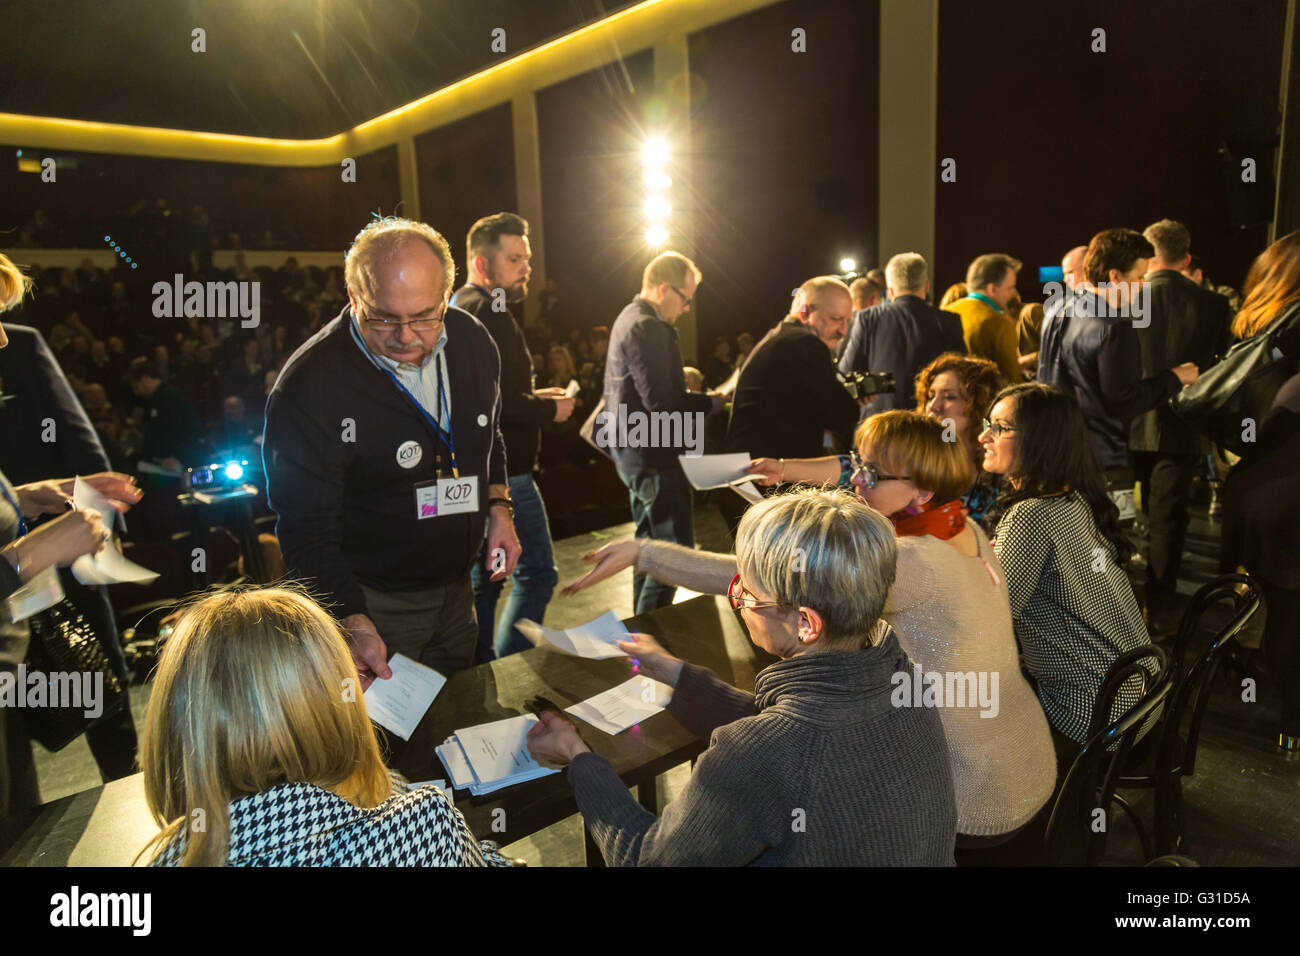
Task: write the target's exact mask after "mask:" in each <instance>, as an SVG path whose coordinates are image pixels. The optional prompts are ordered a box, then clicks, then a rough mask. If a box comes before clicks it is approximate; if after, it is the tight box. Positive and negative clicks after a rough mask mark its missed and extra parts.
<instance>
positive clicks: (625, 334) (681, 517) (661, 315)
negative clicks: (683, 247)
mask: <svg viewBox="0 0 1300 956" xmlns="http://www.w3.org/2000/svg"><path fill="white" fill-rule="evenodd" d="M701 278H702V276H701V274H700V270H699V269H698V268H697V267H696V265H695V263H693V262H692V261H691V260H690V259H688V258H686V256H684V255H682V254H681V253H679V252H663V253H660V254H659V255H657V256H655V258H653V259H652V260H650V263H649V265H647V266H646V267H645V271H644V273H643V274H642V277H641V294H640V295H638V296H636V297H635V298H634V299H633V300H632V301H631V302H630V303H629V304H628V305H627V307H626V308H624V309H623V311H622V312H621V313H619V316H618V319H616V320H615V322H614V325H613V327H612V328H611V329H610V333H609V352H608V353H607V355H606V364H605V388H604V401H605V410H604V413H603V414H604V415H605V416H606V420H605V421H604V422H603V423H600V424H601V427H600V428H599V429H598V430H597V432H596V439H597V441H598V442H600V441H603V440H608V442H609V443H608V446H607V447H608V449H609V452H610V456H611V457H612V458H613V459H614V464H615V466H616V467H617V469H618V476H619V478H620V479H622V481H623V484H624V485H626V486H627V489H628V493H629V497H630V501H631V506H632V520H633V522H635V524H636V536H637V537H638V538H653V539H655V540H657V541H675V542H676V543H678V544H681V545H684V546H686V547H688V548H692V547H694V546H695V525H694V515H693V513H692V510H691V505H692V502H691V487H690V485H689V484H688V483H687V481H686V476H685V475H684V474H683V473H682V466H681V463H680V462H679V461H678V456H679V455H684V454H688V453H693V454H699V453H700V451H701V450H702V447H703V429H702V428H700V429H698V432H699V433H698V434H696V428H695V424H696V418H695V416H696V415H698V416H699V417H700V418H703V416H704V415H707V414H708V413H710V412H715V411H719V410H721V408H722V405H723V398H722V396H721V395H719V394H717V393H713V392H710V393H708V394H705V395H700V394H698V393H694V392H690V391H688V390H687V388H686V377H685V373H684V372H683V370H682V367H683V362H682V352H681V348H680V346H679V345H678V343H677V330H676V328H674V325H675V324H676V322H677V319H678V318H680V317H681V316H682V315H683V314H684V313H686V312H687V311H688V310H689V309H690V307H691V301H692V299H693V298H694V296H695V290H696V288H697V287H698V285H699V283H700V280H701ZM664 413H666V414H667V415H669V416H676V422H677V429H676V431H675V432H673V431H670V433H669V435H670V439H671V440H670V441H668V442H664V441H662V440H659V439H661V438H662V437H663V435H662V431H659V432H657V431H656V430H655V429H654V428H653V427H651V428H650V429H646V428H645V427H644V426H643V427H641V428H640V429H637V428H636V427H635V426H636V424H637V423H638V422H644V421H646V420H647V419H650V418H651V416H654V415H661V416H662V415H663V414H664ZM686 416H691V419H690V421H689V422H688V421H686ZM660 420H664V419H662V418H661V419H660ZM688 434H690V435H691V438H692V440H693V441H694V442H698V444H697V445H695V446H694V447H687V443H686V437H687V435H688ZM602 436H604V439H602ZM673 440H675V441H676V442H677V444H676V445H674V444H673V443H672V441H673ZM676 590H677V589H676V588H674V587H672V586H671V585H666V584H662V583H660V582H658V581H655V580H654V579H653V578H650V577H647V576H646V575H643V574H634V575H633V578H632V598H633V604H634V607H635V611H636V613H637V614H644V613H646V612H647V611H652V610H654V609H655V608H658V607H666V606H667V605H669V604H672V603H673V595H674V594H675V593H676Z"/></svg>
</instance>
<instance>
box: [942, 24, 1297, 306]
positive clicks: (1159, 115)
mask: <svg viewBox="0 0 1300 956" xmlns="http://www.w3.org/2000/svg"><path fill="white" fill-rule="evenodd" d="M1284 13H1285V3H1284V2H1283V0H1249V2H1239V0H1226V2H1225V0H1176V2H1175V0H1159V2H1150V3H1132V2H1129V0H1054V2H1053V3H1051V4H1045V3H1042V2H1041V0H999V3H998V4H997V7H996V12H994V10H993V9H991V8H990V7H989V6H988V5H987V4H979V3H967V2H959V0H945V2H943V3H941V5H940V11H939V109H938V112H939V124H938V150H939V156H940V158H941V159H942V158H944V157H951V158H954V159H956V160H957V181H956V182H953V183H944V182H940V183H939V185H938V199H937V215H936V229H937V251H936V259H937V260H938V261H937V267H936V280H937V285H938V288H939V289H940V290H942V288H943V287H944V286H945V285H947V284H948V283H951V282H956V281H960V280H961V279H963V278H964V277H965V271H966V266H967V264H968V263H969V262H970V260H971V259H973V258H974V257H975V256H977V255H979V254H980V253H984V252H1006V253H1009V254H1011V255H1013V256H1016V257H1017V258H1019V259H1022V260H1024V262H1025V264H1026V266H1027V268H1026V270H1025V271H1024V272H1022V273H1021V281H1020V293H1021V295H1022V296H1023V297H1025V299H1026V301H1031V300H1032V299H1040V300H1041V298H1042V287H1041V286H1040V285H1038V284H1037V267H1038V266H1040V265H1049V264H1053V263H1058V262H1059V261H1060V258H1061V255H1062V254H1063V253H1064V252H1065V251H1066V250H1067V249H1069V248H1070V247H1071V246H1074V245H1077V244H1081V243H1086V242H1087V241H1088V240H1089V239H1090V238H1091V237H1092V235H1093V234H1095V233H1096V232H1098V231H1099V230H1101V229H1105V228H1110V227H1116V226H1125V227H1129V228H1134V229H1142V228H1144V227H1146V226H1147V225H1149V224H1150V223H1152V222H1154V221H1156V220H1157V219H1161V218H1163V217H1165V216H1168V217H1170V218H1172V219H1177V220H1179V221H1180V222H1183V223H1185V224H1186V225H1187V227H1188V228H1189V229H1190V230H1191V233H1192V251H1193V252H1195V253H1197V254H1199V255H1200V256H1201V257H1202V258H1203V259H1204V260H1205V263H1206V269H1207V271H1208V272H1209V274H1210V275H1211V276H1212V277H1213V278H1214V279H1215V281H1217V282H1220V283H1229V284H1231V285H1235V286H1238V287H1239V286H1240V284H1241V281H1242V279H1243V278H1244V276H1245V272H1246V269H1247V267H1248V266H1249V264H1250V261H1251V259H1252V258H1253V257H1254V256H1255V255H1256V254H1257V253H1258V252H1259V251H1261V250H1262V249H1263V248H1264V246H1265V245H1266V244H1267V229H1266V227H1265V225H1263V224H1262V223H1257V224H1254V225H1249V224H1246V225H1244V227H1243V223H1248V222H1249V221H1251V220H1252V219H1254V220H1258V214H1255V215H1252V207H1253V209H1254V210H1267V209H1268V208H1269V207H1270V200H1269V197H1270V196H1271V193H1268V194H1266V193H1267V191H1268V190H1269V189H1270V186H1269V182H1270V180H1271V179H1272V170H1271V167H1272V164H1273V147H1272V139H1271V136H1272V131H1273V128H1274V126H1275V124H1276V117H1277V103H1278V76H1279V70H1280V59H1281V40H1282V32H1283V31H1282V27H1283V22H1284ZM1098 27H1100V28H1103V29H1105V31H1106V52H1104V53H1093V52H1091V49H1090V46H1091V43H1092V31H1093V29H1094V28H1098ZM1221 150H1223V151H1222V152H1221ZM1242 156H1253V157H1254V158H1255V159H1256V160H1257V161H1258V173H1259V182H1258V183H1257V184H1256V185H1255V186H1253V187H1252V186H1243V185H1242V184H1241V180H1240V158H1241V157H1242ZM937 174H938V171H937V170H936V175H937ZM1229 183H1233V184H1234V185H1232V187H1231V190H1230V188H1229ZM1266 216H1267V213H1265V217H1266Z"/></svg>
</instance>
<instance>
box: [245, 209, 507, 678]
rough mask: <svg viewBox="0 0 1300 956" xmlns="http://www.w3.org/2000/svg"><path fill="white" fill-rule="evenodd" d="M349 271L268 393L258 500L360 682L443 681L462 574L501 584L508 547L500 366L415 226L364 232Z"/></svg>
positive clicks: (459, 610) (465, 610) (468, 604)
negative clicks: (413, 670) (340, 305)
mask: <svg viewBox="0 0 1300 956" xmlns="http://www.w3.org/2000/svg"><path fill="white" fill-rule="evenodd" d="M345 277H346V282H347V287H348V305H347V306H346V307H345V308H344V309H343V311H342V312H341V313H340V314H339V315H338V316H337V317H336V318H335V319H334V320H333V321H332V322H330V323H329V324H327V325H326V326H325V327H324V328H322V329H321V330H320V331H319V332H317V333H316V335H314V336H312V338H310V339H308V340H307V341H306V342H305V343H303V345H302V346H301V347H300V348H299V349H298V351H297V352H295V353H294V354H293V356H291V357H290V359H289V361H288V362H287V363H286V364H285V367H284V371H282V372H281V373H280V377H279V380H278V381H277V382H276V384H275V387H274V388H273V389H272V391H271V395H270V397H269V399H268V402H267V411H266V433H265V440H264V445H263V459H264V461H265V466H266V476H267V499H268V502H269V503H270V505H271V507H272V508H273V509H274V510H275V511H276V513H277V514H278V515H279V522H278V524H277V525H276V531H277V534H278V535H279V539H280V548H281V551H282V552H283V554H284V560H285V565H286V568H287V570H288V574H289V576H290V577H292V578H296V579H300V580H303V581H304V582H305V583H307V584H308V586H310V587H311V588H312V589H313V593H314V594H315V595H316V597H317V598H318V599H320V600H321V601H322V603H324V604H326V606H328V607H329V608H330V610H331V611H332V612H333V613H334V614H335V616H336V617H338V618H339V620H340V622H341V623H342V624H343V626H344V628H345V630H346V631H347V633H348V636H349V642H350V645H351V648H352V656H353V659H354V660H355V661H356V664H357V671H358V674H359V676H360V678H361V683H362V686H363V687H367V686H369V684H370V683H371V681H373V680H374V679H375V678H376V677H378V678H388V677H390V676H391V674H392V672H391V670H390V668H389V666H388V663H387V660H388V657H389V656H390V655H392V654H395V653H401V654H403V655H405V656H406V657H409V658H412V659H414V660H417V661H420V662H421V663H423V664H426V665H427V666H429V667H432V668H434V669H435V670H437V671H439V672H440V673H442V674H444V675H450V674H452V673H454V672H456V671H458V670H461V669H463V668H465V667H467V666H469V665H470V664H471V663H472V661H473V657H474V647H475V643H476V638H477V626H476V622H475V612H474V592H473V588H472V586H471V584H470V565H471V563H472V562H473V561H475V560H476V558H477V557H478V556H479V554H480V552H482V553H483V555H484V558H483V559H484V560H485V561H486V562H488V563H489V570H490V576H491V577H492V578H493V579H494V580H503V579H504V578H505V577H506V576H507V575H509V574H510V572H511V571H513V570H514V566H515V563H516V561H517V560H518V558H519V553H520V546H519V541H518V538H517V537H516V535H515V531H514V525H513V520H512V519H513V503H512V502H511V500H510V493H509V485H508V484H507V482H506V475H507V468H506V455H505V444H504V441H503V439H502V435H501V429H500V416H501V394H500V384H499V383H500V359H499V357H498V353H497V349H496V346H495V345H494V344H493V342H492V338H491V336H490V335H489V334H488V332H487V330H486V329H484V328H483V326H482V325H481V324H479V323H478V322H477V321H476V320H475V319H474V318H473V317H472V316H470V315H468V314H467V313H465V312H463V311H461V310H459V309H456V308H452V307H449V305H448V298H449V296H450V294H451V289H452V285H453V282H454V280H455V265H454V264H453V262H452V259H451V251H450V249H449V248H448V246H447V242H446V240H445V239H443V238H442V236H440V235H439V234H438V233H437V232H436V231H434V230H433V229H432V228H431V227H429V226H428V225H426V224H424V223H420V222H414V221H412V220H407V219H398V218H387V219H381V220H377V221H376V222H372V223H371V224H370V225H368V226H367V227H366V228H365V229H363V230H362V231H361V232H360V233H359V234H358V236H357V238H356V240H355V241H354V242H353V244H352V247H351V248H350V249H349V251H348V255H347V259H346V266H345ZM485 536H486V541H485Z"/></svg>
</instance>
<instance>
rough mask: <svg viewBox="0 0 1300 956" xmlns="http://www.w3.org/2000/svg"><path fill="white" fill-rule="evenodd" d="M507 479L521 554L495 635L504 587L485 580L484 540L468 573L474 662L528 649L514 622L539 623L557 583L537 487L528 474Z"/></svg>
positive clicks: (548, 530)
mask: <svg viewBox="0 0 1300 956" xmlns="http://www.w3.org/2000/svg"><path fill="white" fill-rule="evenodd" d="M507 480H508V481H509V482H510V497H511V499H512V500H513V501H514V503H515V534H517V535H518V536H519V545H520V547H522V548H523V553H522V554H521V555H520V556H519V561H518V563H517V564H516V565H515V570H514V573H513V574H512V575H511V576H510V580H511V581H512V582H513V584H514V586H513V587H512V588H511V590H510V597H509V598H508V599H507V600H506V606H505V608H504V609H503V610H502V612H501V622H500V623H499V624H497V626H496V631H495V635H494V633H493V628H492V622H493V621H495V620H496V610H497V600H498V599H499V598H500V597H501V589H502V588H504V587H505V584H506V583H505V581H491V580H489V578H491V577H492V574H491V572H489V571H488V569H487V568H486V567H485V566H484V562H485V561H486V560H487V558H488V555H487V544H486V542H485V543H484V545H483V549H482V551H481V552H480V554H479V556H478V558H476V559H475V561H474V567H473V568H471V569H470V579H471V580H472V581H473V582H474V607H475V609H476V610H477V612H478V650H477V652H476V657H475V660H476V661H478V662H479V663H480V664H481V663H484V662H485V661H490V660H492V659H493V658H494V657H505V656H506V655H507V654H514V653H517V652H518V651H526V650H528V649H529V648H530V647H532V646H533V644H532V642H531V641H529V640H528V638H526V637H524V636H523V635H522V634H520V633H519V630H518V629H517V628H516V627H515V621H517V620H519V619H520V618H521V617H526V618H528V619H529V620H531V621H536V622H537V623H538V624H541V623H542V618H543V617H544V616H545V615H546V605H547V604H549V603H550V600H551V595H552V594H554V593H555V585H556V584H557V583H558V582H559V580H560V574H559V571H557V570H556V568H555V555H554V553H552V551H551V527H550V525H549V524H548V523H547V521H546V505H545V504H543V502H542V496H541V494H540V493H539V492H538V490H537V483H536V482H535V481H533V476H532V475H511V476H510V477H509V479H507Z"/></svg>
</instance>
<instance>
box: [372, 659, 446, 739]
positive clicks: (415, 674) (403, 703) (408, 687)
mask: <svg viewBox="0 0 1300 956" xmlns="http://www.w3.org/2000/svg"><path fill="white" fill-rule="evenodd" d="M388 666H389V668H390V669H391V670H392V672H393V676H392V677H391V678H389V679H388V680H376V681H375V682H374V683H373V684H371V685H370V686H369V687H367V688H366V692H365V699H366V713H368V714H369V715H370V719H371V720H373V721H374V722H375V723H377V724H379V726H381V727H383V728H384V729H386V730H391V731H392V732H393V733H395V734H397V736H399V737H401V738H402V739H403V740H410V739H411V734H413V733H414V732H415V728H416V727H417V726H418V725H419V723H420V719H421V718H422V717H423V716H424V714H425V711H427V710H428V709H429V705H430V704H432V703H433V699H434V698H435V697H437V696H438V691H440V690H442V688H443V685H444V684H446V683H447V678H445V677H443V676H442V675H441V674H439V673H438V672H437V671H436V670H434V669H433V668H432V667H425V666H424V665H423V664H421V663H420V662H419V661H413V660H411V658H409V657H407V656H406V655H405V654H394V655H393V659H392V660H390V661H389V662H388Z"/></svg>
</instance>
